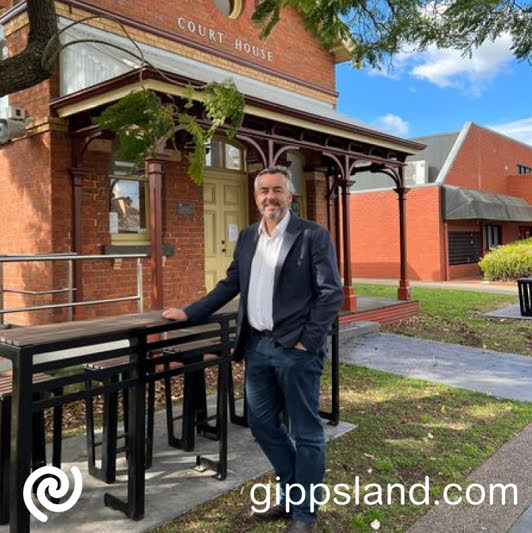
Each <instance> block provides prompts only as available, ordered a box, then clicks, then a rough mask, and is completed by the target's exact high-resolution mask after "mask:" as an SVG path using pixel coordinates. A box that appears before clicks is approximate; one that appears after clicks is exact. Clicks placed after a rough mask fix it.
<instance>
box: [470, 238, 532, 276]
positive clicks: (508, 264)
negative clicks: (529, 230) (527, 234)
mask: <svg viewBox="0 0 532 533" xmlns="http://www.w3.org/2000/svg"><path fill="white" fill-rule="evenodd" d="M478 265H479V267H480V268H481V269H482V272H484V277H485V278H486V279H489V280H515V279H517V278H522V277H524V276H532V238H530V239H525V240H523V241H516V242H513V243H511V244H506V245H504V246H497V248H494V249H493V250H491V251H490V252H488V253H487V254H486V255H485V256H484V257H483V258H482V260H481V261H480V262H479V264H478Z"/></svg>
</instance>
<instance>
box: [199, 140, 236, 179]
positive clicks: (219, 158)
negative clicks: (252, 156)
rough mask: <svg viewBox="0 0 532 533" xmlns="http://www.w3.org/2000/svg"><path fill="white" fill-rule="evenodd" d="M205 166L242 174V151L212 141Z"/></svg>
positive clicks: (218, 141) (225, 143)
mask: <svg viewBox="0 0 532 533" xmlns="http://www.w3.org/2000/svg"><path fill="white" fill-rule="evenodd" d="M205 164H206V165H207V167H211V168H224V169H226V170H235V171H237V172H242V171H243V170H244V151H243V150H242V149H241V148H239V147H238V146H235V145H234V144H230V143H228V142H226V141H221V140H214V141H212V143H211V146H210V147H209V150H208V152H207V157H206V158H205Z"/></svg>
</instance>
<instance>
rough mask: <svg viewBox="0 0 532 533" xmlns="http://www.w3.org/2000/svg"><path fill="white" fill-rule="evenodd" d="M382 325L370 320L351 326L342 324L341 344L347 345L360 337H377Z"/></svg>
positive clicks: (352, 323) (354, 323)
mask: <svg viewBox="0 0 532 533" xmlns="http://www.w3.org/2000/svg"><path fill="white" fill-rule="evenodd" d="M379 330H380V324H379V323H378V322H373V321H370V320H360V321H357V322H351V323H349V324H340V343H341V344H347V343H350V342H352V341H354V340H356V339H358V338H359V337H365V336H368V335H376V334H377V333H379Z"/></svg>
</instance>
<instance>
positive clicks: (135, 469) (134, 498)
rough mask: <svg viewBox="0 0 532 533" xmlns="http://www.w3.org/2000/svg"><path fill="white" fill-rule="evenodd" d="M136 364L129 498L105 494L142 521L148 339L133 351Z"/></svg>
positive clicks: (118, 507)
mask: <svg viewBox="0 0 532 533" xmlns="http://www.w3.org/2000/svg"><path fill="white" fill-rule="evenodd" d="M132 357H134V359H135V362H136V365H135V370H134V374H133V375H132V378H133V379H134V382H133V384H132V385H131V386H130V388H129V419H128V427H127V435H128V437H127V438H128V440H127V442H128V450H129V455H128V460H127V466H128V476H127V500H126V501H124V500H122V499H120V498H117V497H116V496H113V495H112V494H105V496H104V503H105V505H107V506H108V507H111V508H112V509H116V510H118V511H122V512H123V513H124V514H125V515H126V516H127V517H128V518H131V519H133V520H142V518H144V489H145V480H144V472H145V457H144V455H145V449H146V435H145V431H146V429H145V423H146V418H145V410H146V400H145V383H146V340H145V339H140V340H139V343H138V346H137V352H136V354H132Z"/></svg>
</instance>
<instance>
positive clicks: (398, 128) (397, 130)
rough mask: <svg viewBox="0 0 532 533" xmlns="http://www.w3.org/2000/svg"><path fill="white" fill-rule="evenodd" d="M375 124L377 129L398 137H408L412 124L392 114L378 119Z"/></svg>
mask: <svg viewBox="0 0 532 533" xmlns="http://www.w3.org/2000/svg"><path fill="white" fill-rule="evenodd" d="M373 124H374V126H375V127H376V128H378V129H380V130H383V131H386V132H388V133H391V134H392V135H397V136H398V137H406V136H407V135H408V132H409V131H410V124H408V122H407V121H406V120H404V119H402V118H401V117H400V116H398V115H393V114H392V113H387V114H386V115H382V116H380V117H377V119H376V120H375V121H374V122H373Z"/></svg>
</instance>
